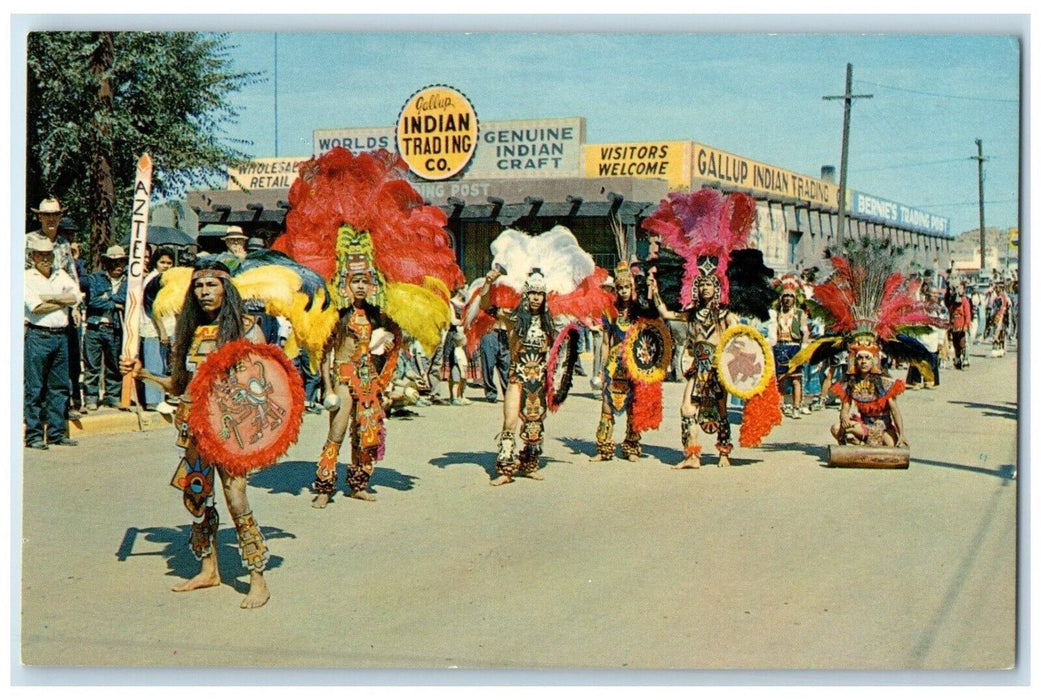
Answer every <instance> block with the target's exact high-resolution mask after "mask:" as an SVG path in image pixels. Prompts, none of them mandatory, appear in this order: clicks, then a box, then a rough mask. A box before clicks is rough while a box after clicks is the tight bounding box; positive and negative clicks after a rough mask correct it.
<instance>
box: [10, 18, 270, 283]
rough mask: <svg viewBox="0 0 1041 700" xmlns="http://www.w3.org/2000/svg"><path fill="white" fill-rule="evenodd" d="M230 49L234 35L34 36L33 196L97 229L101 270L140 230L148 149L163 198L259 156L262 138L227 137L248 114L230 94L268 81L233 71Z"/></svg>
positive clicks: (94, 259)
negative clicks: (254, 152) (136, 206)
mask: <svg viewBox="0 0 1041 700" xmlns="http://www.w3.org/2000/svg"><path fill="white" fill-rule="evenodd" d="M230 48H231V46H230V45H229V43H228V35H226V34H200V33H191V32H33V33H31V34H30V35H29V38H28V76H27V86H28V95H27V110H28V113H27V131H28V133H27V135H26V144H27V159H28V163H27V173H26V175H27V186H26V187H27V192H26V196H27V201H28V202H29V203H30V204H32V205H33V206H35V205H36V203H37V202H39V201H40V200H42V199H44V198H45V197H48V196H57V197H59V198H60V199H61V200H62V204H63V205H64V206H65V208H66V209H67V210H68V211H69V215H70V216H71V217H72V218H73V220H75V221H76V222H77V223H79V224H80V225H84V224H88V225H89V228H90V235H89V239H87V240H84V241H82V242H84V243H88V245H89V248H90V261H89V263H88V264H89V266H90V267H91V268H94V267H96V266H97V265H98V262H99V258H100V255H101V253H102V252H104V250H105V248H106V247H107V246H108V245H109V244H110V243H111V242H113V241H115V240H118V239H119V238H121V237H122V235H120V234H117V233H116V232H126V231H128V230H129V226H130V215H131V202H132V199H133V191H132V190H133V186H134V173H135V168H136V166H137V160H138V158H139V157H140V156H141V154H142V153H145V152H148V153H150V154H151V156H152V160H153V162H154V164H155V165H154V170H153V175H152V191H153V195H152V200H153V202H155V201H157V200H158V199H162V198H167V197H176V196H183V194H184V192H185V191H186V190H187V188H188V187H189V186H193V185H195V186H198V185H207V184H209V185H212V184H214V183H215V182H217V180H216V178H217V177H218V176H224V175H226V173H227V167H228V166H229V165H240V164H241V163H242V162H243V161H244V160H246V159H248V157H249V155H248V154H247V153H246V152H245V150H244V149H246V148H248V147H249V146H250V145H251V144H250V143H249V142H246V141H239V140H234V139H231V138H229V137H228V136H227V130H226V128H227V126H229V125H230V124H233V123H234V122H235V121H236V120H237V118H238V112H237V111H236V110H235V108H234V107H233V106H232V105H231V104H230V102H229V96H230V95H231V94H232V93H234V92H236V91H238V90H240V89H242V88H243V87H245V86H246V85H250V84H254V83H257V82H260V81H261V80H263V77H262V73H257V72H238V73H237V72H232V70H231V59H230V55H229V49H230ZM28 223H29V224H35V222H34V221H30V222H28ZM80 235H81V236H82V234H80Z"/></svg>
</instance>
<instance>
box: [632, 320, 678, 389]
mask: <svg viewBox="0 0 1041 700" xmlns="http://www.w3.org/2000/svg"><path fill="white" fill-rule="evenodd" d="M622 357H623V358H624V360H625V365H626V368H627V369H628V370H629V376H630V377H632V378H633V379H635V380H637V381H640V382H644V383H648V384H649V383H652V382H660V381H662V380H663V379H665V375H666V374H667V373H668V371H669V364H670V363H671V362H672V334H671V333H670V332H669V327H668V326H666V325H665V322H664V321H662V320H661V319H659V318H653V319H651V318H641V319H639V320H638V321H637V322H636V323H634V324H633V327H632V328H630V329H629V332H628V333H627V334H626V336H625V343H624V345H623V346H622Z"/></svg>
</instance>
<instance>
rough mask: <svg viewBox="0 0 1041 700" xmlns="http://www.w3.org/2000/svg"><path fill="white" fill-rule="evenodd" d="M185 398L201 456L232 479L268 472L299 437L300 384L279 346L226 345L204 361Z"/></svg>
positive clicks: (302, 405) (300, 418)
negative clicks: (188, 396) (266, 468)
mask: <svg viewBox="0 0 1041 700" xmlns="http://www.w3.org/2000/svg"><path fill="white" fill-rule="evenodd" d="M188 392H189V394H190V395H191V399H192V405H191V410H190V412H189V414H188V427H189V428H190V430H191V432H192V434H193V435H194V438H195V441H196V445H197V447H198V450H199V454H200V455H201V456H202V458H203V459H205V460H206V461H207V462H209V463H211V464H216V465H219V466H221V467H223V468H224V470H225V471H226V472H228V473H229V474H232V475H234V476H242V475H245V474H248V473H249V472H251V471H254V470H257V469H263V468H265V467H268V466H271V464H272V463H274V462H275V461H276V460H277V459H278V458H279V457H281V456H283V455H284V454H285V453H286V451H287V450H288V449H289V446H290V445H292V444H293V443H295V442H296V439H297V437H298V435H299V433H300V423H301V420H302V417H303V407H304V388H303V383H302V381H301V379H300V374H299V372H297V370H296V368H295V367H294V366H293V364H292V363H291V362H290V361H289V358H287V357H286V355H285V353H283V352H282V350H281V349H280V348H278V347H277V346H274V345H266V344H256V343H251V342H249V341H248V340H236V341H234V342H231V343H228V344H226V345H224V346H223V347H221V348H220V349H218V350H216V351H215V352H213V353H211V354H210V355H208V356H207V358H206V360H205V361H204V362H203V363H202V365H201V366H200V367H199V369H198V371H197V372H196V374H195V377H194V378H193V379H192V382H191V384H189V385H188Z"/></svg>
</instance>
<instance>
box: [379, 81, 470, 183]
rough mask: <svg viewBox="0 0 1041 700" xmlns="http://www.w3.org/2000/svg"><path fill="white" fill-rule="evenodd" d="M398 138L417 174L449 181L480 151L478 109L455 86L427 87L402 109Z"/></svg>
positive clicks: (401, 152)
mask: <svg viewBox="0 0 1041 700" xmlns="http://www.w3.org/2000/svg"><path fill="white" fill-rule="evenodd" d="M396 140H397V144H398V153H399V154H400V155H401V157H402V159H404V161H405V162H406V163H408V167H409V169H410V170H411V171H412V172H413V173H415V174H416V175H418V176H419V177H421V178H424V179H426V180H446V179H448V178H450V177H452V176H453V175H457V174H459V172H461V171H462V170H463V168H465V167H466V165H467V163H469V162H470V159H471V158H472V157H473V154H474V151H475V150H477V112H476V111H474V108H473V105H471V104H470V100H468V99H466V96H465V95H464V94H463V93H461V92H459V91H458V90H456V89H455V88H450V87H448V86H446V85H432V86H430V87H426V88H423V89H422V90H420V91H419V92H417V93H415V94H414V95H412V97H410V98H408V101H407V102H406V103H405V105H404V106H403V107H402V108H401V114H400V115H399V116H398V126H397V134H396Z"/></svg>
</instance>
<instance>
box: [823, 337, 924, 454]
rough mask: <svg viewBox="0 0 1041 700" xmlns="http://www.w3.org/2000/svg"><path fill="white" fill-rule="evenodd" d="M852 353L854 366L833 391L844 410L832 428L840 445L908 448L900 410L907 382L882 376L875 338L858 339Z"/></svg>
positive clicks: (841, 410)
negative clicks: (899, 401) (901, 396)
mask: <svg viewBox="0 0 1041 700" xmlns="http://www.w3.org/2000/svg"><path fill="white" fill-rule="evenodd" d="M849 353H850V357H852V358H853V366H852V368H851V369H850V372H849V373H848V374H847V375H846V376H845V377H843V379H842V381H841V382H839V383H838V384H835V385H834V388H833V391H834V392H835V393H836V394H837V395H838V397H839V400H840V401H841V402H842V406H841V408H840V409H839V422H838V424H837V425H833V426H832V428H831V434H832V435H833V436H834V437H835V439H836V440H837V441H838V443H839V444H840V445H870V446H872V447H880V446H883V445H884V446H886V447H893V446H896V447H907V446H908V443H907V439H906V438H905V437H904V422H903V419H902V418H901V416H900V411H899V410H898V409H897V407H896V397H897V396H899V395H900V393H902V392H903V390H904V382H903V381H901V380H899V379H896V380H894V379H890V378H889V377H884V376H882V372H881V370H880V369H879V346H878V343H877V342H876V340H875V337H874V335H872V334H864V335H861V336H858V337H857V338H855V339H854V340H853V341H852V342H850V344H849ZM854 406H855V407H856V409H857V411H856V413H855V414H854V413H853V412H852V409H853V407H854Z"/></svg>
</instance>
